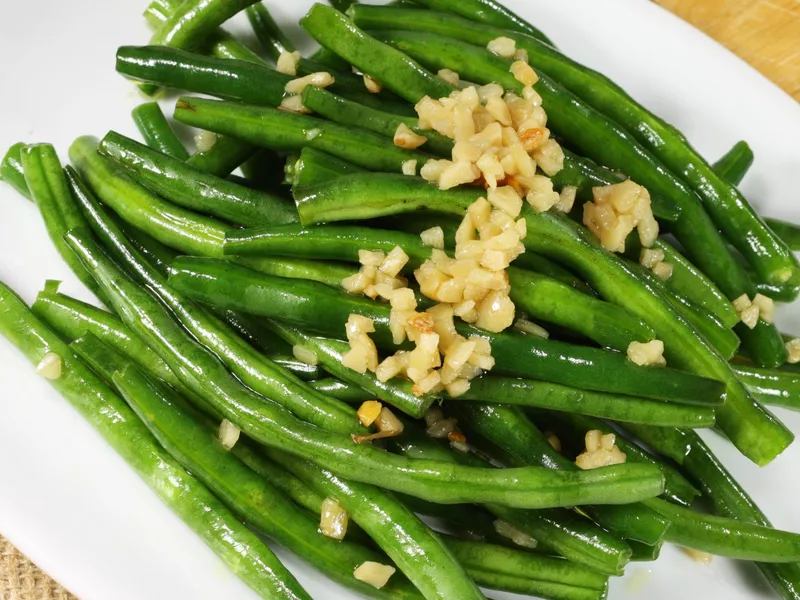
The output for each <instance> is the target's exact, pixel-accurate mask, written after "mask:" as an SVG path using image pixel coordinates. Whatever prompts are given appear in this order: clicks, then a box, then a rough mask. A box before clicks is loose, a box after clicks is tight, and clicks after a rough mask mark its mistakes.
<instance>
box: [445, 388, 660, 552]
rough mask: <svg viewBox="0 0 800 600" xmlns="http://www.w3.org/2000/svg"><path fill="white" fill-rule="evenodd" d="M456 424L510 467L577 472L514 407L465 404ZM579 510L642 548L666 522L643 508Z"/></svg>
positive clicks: (458, 410) (655, 538)
mask: <svg viewBox="0 0 800 600" xmlns="http://www.w3.org/2000/svg"><path fill="white" fill-rule="evenodd" d="M455 409H456V410H455V413H454V414H455V415H456V416H458V418H459V423H460V424H461V425H462V426H464V427H466V428H467V430H468V432H469V434H470V436H471V435H472V434H474V433H476V434H477V435H478V436H480V437H483V438H486V439H488V440H489V441H490V442H492V443H493V444H495V445H497V446H498V447H500V448H502V449H503V450H504V451H506V452H508V453H510V455H511V456H512V457H513V459H514V461H515V464H514V465H513V466H529V465H539V466H542V467H546V468H548V469H561V470H567V471H570V470H572V471H577V470H578V467H577V466H575V464H573V463H572V461H570V460H568V459H567V458H565V457H563V456H562V455H561V454H559V453H558V452H556V451H555V450H553V448H552V446H550V443H549V442H548V441H547V439H546V438H545V437H544V435H542V433H541V432H540V431H539V430H538V429H537V428H536V426H535V425H534V424H533V423H531V421H530V419H528V417H527V416H526V415H525V414H524V413H523V412H522V411H521V410H520V409H519V408H517V407H513V406H507V405H504V404H468V405H458V406H456V407H455ZM581 510H582V511H583V512H585V513H587V514H588V515H589V516H590V517H591V518H592V519H593V520H594V521H596V522H597V523H598V524H600V525H601V526H603V527H605V528H606V529H608V530H610V531H611V532H613V533H615V534H617V535H620V536H622V537H624V538H627V539H633V540H635V541H638V542H642V543H645V544H651V545H652V544H657V543H659V542H660V541H661V540H662V539H663V538H664V535H665V533H666V531H667V527H668V525H669V524H668V522H667V520H666V519H665V518H663V517H661V516H660V515H659V514H658V513H655V512H653V510H651V509H649V508H647V507H646V506H643V505H642V504H627V505H625V506H597V507H592V506H585V507H581Z"/></svg>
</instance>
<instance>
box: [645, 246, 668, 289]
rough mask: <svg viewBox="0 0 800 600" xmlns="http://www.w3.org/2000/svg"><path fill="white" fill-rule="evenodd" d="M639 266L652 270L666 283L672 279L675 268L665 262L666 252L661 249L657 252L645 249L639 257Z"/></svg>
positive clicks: (656, 250)
mask: <svg viewBox="0 0 800 600" xmlns="http://www.w3.org/2000/svg"><path fill="white" fill-rule="evenodd" d="M639 264H641V265H642V266H643V267H644V268H646V269H650V270H651V271H652V272H653V274H654V275H655V276H656V277H658V278H659V279H663V280H665V281H666V280H667V279H669V278H670V277H672V270H673V266H672V265H671V264H670V263H668V262H664V251H663V250H661V249H660V248H656V249H655V250H651V249H650V248H643V249H642V253H641V255H640V256H639Z"/></svg>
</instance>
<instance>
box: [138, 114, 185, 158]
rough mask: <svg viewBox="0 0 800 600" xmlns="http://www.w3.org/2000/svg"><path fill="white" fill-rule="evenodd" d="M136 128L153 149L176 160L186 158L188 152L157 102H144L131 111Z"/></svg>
mask: <svg viewBox="0 0 800 600" xmlns="http://www.w3.org/2000/svg"><path fill="white" fill-rule="evenodd" d="M131 115H132V116H133V122H134V123H136V128H137V129H138V130H139V133H140V134H142V137H143V138H144V141H145V142H146V143H147V145H148V146H149V147H150V148H152V149H153V150H157V151H158V152H161V153H162V154H166V155H167V156H171V157H172V158H175V159H177V160H186V159H187V158H189V153H188V152H187V151H186V148H184V146H183V143H181V141H180V140H179V139H178V136H177V135H175V132H174V131H173V130H172V127H170V125H169V123H168V122H167V118H166V117H165V116H164V113H163V112H162V110H161V107H160V106H159V105H158V102H145V103H144V104H140V105H139V106H137V107H136V108H134V109H133V111H132V112H131Z"/></svg>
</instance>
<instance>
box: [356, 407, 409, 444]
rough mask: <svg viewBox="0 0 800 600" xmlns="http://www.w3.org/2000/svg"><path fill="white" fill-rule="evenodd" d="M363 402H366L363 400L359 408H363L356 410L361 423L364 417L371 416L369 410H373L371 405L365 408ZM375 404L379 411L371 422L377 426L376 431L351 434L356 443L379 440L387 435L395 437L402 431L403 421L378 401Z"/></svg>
mask: <svg viewBox="0 0 800 600" xmlns="http://www.w3.org/2000/svg"><path fill="white" fill-rule="evenodd" d="M365 404H367V403H366V402H365V403H364V404H362V405H361V409H364V410H363V411H362V410H359V411H358V418H359V419H360V420H361V422H362V423H364V421H365V419H368V418H369V417H371V416H372V415H371V414H369V413H370V411H372V410H373V407H372V406H370V407H368V408H366V409H365V408H364V406H365ZM376 404H377V405H378V406H380V407H381V408H380V411H379V412H378V415H377V416H376V417H375V419H374V420H373V421H372V422H373V423H375V426H376V427H377V428H378V432H377V433H371V434H369V435H353V436H352V438H353V441H354V442H355V443H356V444H363V443H364V442H370V441H372V440H380V439H383V438H388V437H397V436H398V435H400V434H401V433H403V422H402V421H401V420H400V419H398V418H397V417H396V416H395V414H394V413H393V412H392V411H391V410H389V409H388V408H386V407H385V406H382V405H381V404H380V402H376ZM364 424H365V425H366V423H364Z"/></svg>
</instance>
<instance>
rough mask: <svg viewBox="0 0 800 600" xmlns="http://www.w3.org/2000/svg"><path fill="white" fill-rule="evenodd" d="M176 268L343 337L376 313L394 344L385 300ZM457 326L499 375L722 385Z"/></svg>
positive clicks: (220, 270) (691, 391) (217, 264)
mask: <svg viewBox="0 0 800 600" xmlns="http://www.w3.org/2000/svg"><path fill="white" fill-rule="evenodd" d="M173 268H174V270H173V272H172V273H171V274H170V278H169V282H170V286H172V287H174V289H176V290H178V291H181V292H182V293H185V294H187V295H188V296H190V297H192V298H194V299H195V300H197V301H199V302H203V303H206V304H211V305H214V306H218V307H224V308H229V309H234V310H241V311H242V312H249V313H251V314H255V315H260V316H264V317H269V318H272V319H276V320H279V321H281V322H283V323H286V324H289V325H293V326H296V327H300V328H302V329H305V330H306V331H308V332H310V333H317V334H320V335H324V336H327V337H333V338H338V339H342V338H343V337H344V333H345V324H346V323H347V319H348V318H349V316H350V315H351V314H354V313H355V314H360V315H363V316H366V317H369V318H371V319H373V320H374V322H375V327H376V332H375V333H374V334H372V336H371V337H372V338H373V339H374V340H375V343H376V344H378V346H382V347H385V348H394V347H395V345H394V343H393V342H392V335H391V332H390V331H389V328H388V324H389V312H390V309H389V306H388V305H386V304H381V303H379V302H374V301H372V300H369V299H367V298H364V297H359V296H355V295H353V294H348V293H346V292H345V291H344V290H341V289H334V288H332V287H330V286H324V285H320V284H319V283H316V282H312V281H299V280H292V281H289V280H285V279H281V278H277V277H270V276H267V275H262V274H259V273H256V272H255V271H252V270H250V269H246V268H244V267H242V266H238V265H233V264H230V263H227V262H225V261H219V260H211V259H198V258H179V259H177V260H176V261H175V263H174V264H173ZM457 328H458V331H459V333H461V334H462V335H464V336H466V337H469V336H470V335H480V336H481V337H485V338H486V339H487V340H489V342H490V343H491V344H492V355H493V356H494V357H495V361H496V362H495V367H494V370H493V372H494V373H498V374H501V375H510V376H513V377H524V378H530V379H533V378H536V379H539V380H545V381H552V382H553V383H561V384H564V385H569V386H573V387H579V388H583V389H591V390H596V391H601V392H611V393H620V394H629V395H632V396H640V397H643V398H652V399H656V400H675V401H679V402H680V401H683V402H685V401H686V399H687V398H693V399H694V401H695V402H702V401H706V402H709V403H714V402H717V401H718V399H719V398H720V397H721V396H722V394H724V393H725V391H724V390H725V387H724V385H723V384H722V383H720V382H718V381H714V380H711V379H706V378H703V377H698V376H697V375H692V374H690V373H685V372H683V371H675V370H672V369H666V368H648V367H640V366H637V365H635V364H634V363H632V362H630V361H628V360H627V358H626V357H625V356H623V355H621V354H619V353H616V352H609V351H604V350H599V349H596V348H589V347H585V346H573V345H570V344H565V343H562V342H555V341H552V340H545V339H542V338H538V337H535V336H526V335H524V334H516V333H508V332H502V333H498V334H490V333H488V332H486V331H484V330H482V329H478V328H475V327H471V326H467V325H459V326H457ZM726 365H727V363H726Z"/></svg>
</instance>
